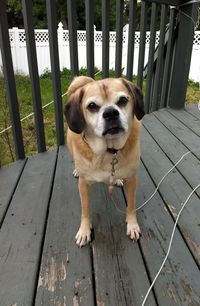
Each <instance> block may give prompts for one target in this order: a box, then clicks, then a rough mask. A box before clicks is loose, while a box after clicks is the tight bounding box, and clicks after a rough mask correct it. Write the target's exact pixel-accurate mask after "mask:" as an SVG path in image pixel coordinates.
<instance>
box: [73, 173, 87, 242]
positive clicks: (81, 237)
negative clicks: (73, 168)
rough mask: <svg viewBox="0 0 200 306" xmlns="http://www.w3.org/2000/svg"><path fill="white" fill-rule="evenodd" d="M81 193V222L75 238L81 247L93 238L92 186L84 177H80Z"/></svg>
mask: <svg viewBox="0 0 200 306" xmlns="http://www.w3.org/2000/svg"><path fill="white" fill-rule="evenodd" d="M78 185H79V193H80V199H81V224H80V228H79V230H78V233H77V234H76V237H75V240H76V244H77V245H78V246H79V247H82V246H84V245H86V244H87V243H89V242H90V240H91V221H90V218H91V217H90V202H89V192H90V186H89V185H88V184H87V182H86V181H85V179H84V178H82V177H79V184H78Z"/></svg>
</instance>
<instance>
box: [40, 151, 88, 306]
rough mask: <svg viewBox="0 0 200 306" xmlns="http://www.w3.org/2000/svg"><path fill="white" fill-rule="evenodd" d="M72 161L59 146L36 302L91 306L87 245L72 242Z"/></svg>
mask: <svg viewBox="0 0 200 306" xmlns="http://www.w3.org/2000/svg"><path fill="white" fill-rule="evenodd" d="M72 172H73V164H72V162H71V157H70V156H69V153H68V151H67V149H66V147H65V146H62V147H60V148H59V156H58V163H57V169H56V174H55V181H54V188H53V193H52V198H51V202H50V208H49V217H48V223H47V230H46V236H45V242H44V248H43V254H42V262H41V267H40V274H39V282H38V289H37V295H36V302H35V305H48V306H51V305H87V306H88V305H91V306H92V305H94V298H93V284H92V265H91V258H90V247H89V246H86V247H84V248H82V249H80V248H78V247H77V245H76V244H75V239H74V237H75V235H76V232H77V230H78V227H79V222H80V200H79V193H78V186H77V182H78V181H77V180H76V179H75V178H74V177H73V175H72Z"/></svg>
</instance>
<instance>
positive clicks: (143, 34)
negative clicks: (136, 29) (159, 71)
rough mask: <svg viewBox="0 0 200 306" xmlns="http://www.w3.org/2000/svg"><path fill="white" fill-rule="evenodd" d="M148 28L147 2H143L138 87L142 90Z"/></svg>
mask: <svg viewBox="0 0 200 306" xmlns="http://www.w3.org/2000/svg"><path fill="white" fill-rule="evenodd" d="M146 26H147V4H146V2H145V1H142V2H141V18H140V49H139V59H138V73H137V85H138V86H139V87H140V88H141V89H142V86H143V69H144V55H145V43H146Z"/></svg>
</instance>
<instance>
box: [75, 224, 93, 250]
mask: <svg viewBox="0 0 200 306" xmlns="http://www.w3.org/2000/svg"><path fill="white" fill-rule="evenodd" d="M75 240H76V244H77V245H78V246H79V247H80V248H81V247H83V246H84V245H86V244H87V243H89V242H90V241H91V225H90V223H88V222H87V223H86V222H84V223H82V224H81V226H80V228H79V230H78V233H77V234H76V237H75Z"/></svg>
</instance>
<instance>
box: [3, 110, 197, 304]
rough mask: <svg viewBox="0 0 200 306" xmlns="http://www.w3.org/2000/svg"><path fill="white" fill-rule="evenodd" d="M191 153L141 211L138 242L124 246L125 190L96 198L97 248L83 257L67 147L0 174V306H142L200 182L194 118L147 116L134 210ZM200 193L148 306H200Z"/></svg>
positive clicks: (191, 114) (186, 113)
mask: <svg viewBox="0 0 200 306" xmlns="http://www.w3.org/2000/svg"><path fill="white" fill-rule="evenodd" d="M195 149H199V151H197V150H196V151H194V152H193V153H191V154H188V155H187V156H186V157H185V158H184V160H183V161H182V162H181V163H180V164H179V165H178V166H177V167H176V168H175V169H174V170H173V172H172V173H170V174H169V175H168V176H167V177H166V179H165V180H164V182H163V183H162V184H161V186H160V188H159V191H158V193H157V194H156V195H155V196H154V198H153V199H152V200H151V201H150V202H149V203H148V204H147V205H146V206H145V207H143V208H142V209H140V210H139V211H138V221H139V224H140V227H141V229H142V237H141V239H140V241H139V242H138V243H131V241H130V240H129V239H128V238H127V237H126V228H125V214H124V213H125V200H124V197H123V193H122V191H121V189H116V190H115V193H114V195H113V197H112V198H111V197H109V195H108V193H107V188H106V187H105V186H104V185H101V184H100V185H96V186H95V187H94V189H93V193H92V203H93V207H92V208H93V227H94V235H93V236H94V239H93V241H92V243H91V244H90V245H89V246H86V247H84V248H82V249H79V248H78V247H77V246H76V245H75V242H74V236H75V233H76V231H77V229H78V226H79V221H80V207H79V206H80V204H79V194H78V190H77V181H76V180H75V179H74V178H73V177H72V171H73V164H72V161H71V157H70V156H69V154H68V152H67V150H66V147H65V146H63V147H59V149H58V151H57V150H54V151H49V152H46V153H42V154H37V155H36V156H34V157H31V158H29V159H27V160H22V161H18V162H16V163H14V164H11V165H9V166H6V167H3V168H1V169H0V222H1V223H0V224H1V231H0V305H2V306H7V305H16V306H19V305H45V306H50V305H57V306H61V305H62V306H66V305H74V306H77V305H86V306H92V305H98V306H117V305H119V306H122V305H128V306H130V305H133V306H138V305H139V306H140V305H141V304H142V301H143V299H144V296H145V294H146V292H147V290H148V288H149V286H150V283H151V281H152V280H153V278H154V276H155V275H156V273H157V271H158V269H159V267H160V265H161V263H162V261H163V259H164V257H165V254H166V252H167V248H168V244H169V240H170V236H171V233H172V228H173V225H174V221H175V219H176V216H177V214H178V212H179V210H180V208H181V207H182V203H184V202H185V200H186V199H187V197H188V195H189V194H190V192H191V191H192V188H194V187H195V186H196V185H197V184H198V183H199V182H200V112H198V110H197V108H196V107H194V106H193V107H188V108H187V109H186V110H183V111H174V110H173V111H172V110H166V109H165V110H161V111H158V112H155V113H152V114H151V115H147V116H145V118H144V120H143V128H142V158H141V159H142V162H141V167H140V171H139V182H138V192H137V203H138V206H139V205H141V204H142V203H143V202H144V201H145V200H146V199H148V198H149V196H150V195H151V194H152V193H153V192H154V190H155V186H156V185H157V184H158V182H159V181H160V180H161V178H162V177H163V176H164V174H165V173H166V172H167V171H168V170H169V169H170V168H171V167H172V166H173V165H174V164H175V163H176V162H177V161H178V160H179V159H180V158H181V156H182V155H183V154H184V153H186V152H187V151H188V150H195ZM199 197H200V189H198V190H197V191H196V192H195V193H194V195H193V196H192V197H191V199H190V202H189V203H188V205H187V206H186V208H185V209H184V211H183V213H182V215H181V217H180V220H179V222H178V228H177V229H176V232H175V236H174V240H173V244H172V249H171V252H170V254H169V258H168V260H167V261H166V264H165V266H164V268H163V270H162V271H161V274H160V276H159V278H158V280H157V282H156V283H155V286H154V288H153V291H152V292H151V293H150V295H149V297H148V300H147V303H146V305H148V306H149V305H161V306H165V305H166V306H168V305H191V306H192V305H193V306H194V305H200V296H199V293H200V273H199V266H200V200H199Z"/></svg>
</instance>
